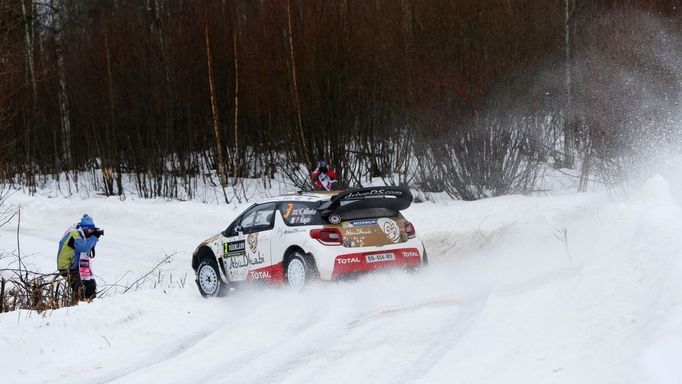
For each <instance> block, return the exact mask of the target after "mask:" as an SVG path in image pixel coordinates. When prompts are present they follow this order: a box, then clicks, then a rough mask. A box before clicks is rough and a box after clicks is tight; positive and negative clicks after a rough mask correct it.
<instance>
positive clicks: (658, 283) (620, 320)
mask: <svg viewBox="0 0 682 384" xmlns="http://www.w3.org/2000/svg"><path fill="white" fill-rule="evenodd" d="M670 185H671V184H670V183H668V182H667V181H666V179H664V178H662V177H658V178H654V179H651V180H649V182H648V183H647V184H646V185H645V186H644V187H643V188H642V190H641V191H640V192H638V193H637V194H636V195H633V196H632V197H631V198H628V199H622V200H619V201H610V200H609V199H608V198H607V196H606V195H602V194H581V195H564V196H554V197H533V198H528V197H521V196H509V197H502V198H495V199H488V200H483V201H477V202H470V203H465V202H450V203H439V204H432V203H423V204H415V205H413V207H412V208H410V209H409V211H408V212H407V213H406V216H407V217H408V218H410V220H411V221H412V222H413V223H414V224H415V226H416V228H417V232H418V234H419V235H420V236H421V237H422V238H423V239H424V240H425V242H426V244H427V249H428V250H429V256H430V259H431V267H430V268H429V270H427V271H424V272H422V273H420V274H418V275H405V274H403V273H398V272H396V273H384V274H378V275H373V276H367V277H365V278H362V279H360V280H358V281H354V282H341V283H334V284H319V285H317V286H314V287H312V288H311V289H309V290H307V291H305V292H303V293H295V292H291V291H288V290H286V289H275V288H268V289H252V290H245V291H241V292H239V293H237V294H235V295H232V296H230V297H228V298H224V299H210V300H205V299H202V298H201V297H200V296H199V294H198V292H197V291H196V288H195V286H194V285H193V281H192V277H191V276H190V277H188V278H187V282H186V284H185V287H184V288H179V287H177V281H178V279H182V278H183V277H184V276H185V275H186V274H189V273H191V269H190V266H189V255H190V254H191V252H192V250H193V248H194V246H196V244H197V243H198V242H199V241H200V240H202V239H203V238H205V237H207V236H208V235H210V234H212V233H215V232H218V231H220V230H222V229H223V228H224V227H225V226H226V225H227V223H228V222H229V221H230V219H231V218H232V217H234V215H236V214H237V213H238V212H239V211H240V209H241V207H226V206H215V205H205V204H199V203H192V202H188V203H187V202H186V203H182V202H149V201H140V200H137V201H130V200H129V201H125V202H120V201H118V200H115V199H104V198H100V199H90V200H79V199H60V198H55V199H46V198H29V197H26V196H23V195H19V194H17V195H15V196H14V197H13V198H12V199H13V200H12V202H13V203H15V204H21V205H22V232H21V240H22V252H23V253H24V254H25V255H29V256H27V257H28V259H27V260H28V261H29V262H30V263H31V265H32V266H33V267H35V268H39V269H42V270H46V271H47V270H51V269H52V268H53V263H54V255H53V253H54V250H53V249H54V248H56V243H55V241H56V239H58V237H59V234H61V232H62V231H63V229H64V227H66V226H67V225H68V224H70V222H71V221H74V220H75V219H77V218H78V217H79V216H80V214H82V213H83V212H88V213H90V214H91V215H92V216H93V217H94V218H95V221H96V223H97V224H98V225H99V226H101V227H104V228H105V229H106V235H105V238H104V241H102V243H101V245H100V246H98V255H97V259H96V264H95V265H94V270H95V273H97V274H98V276H99V282H100V284H105V282H109V283H110V282H113V281H117V280H119V279H121V277H123V280H122V284H124V283H125V282H126V281H132V280H134V278H135V277H136V276H139V275H140V273H141V271H146V270H148V269H149V268H150V267H151V266H153V265H154V264H155V263H156V262H157V261H158V260H159V259H160V258H161V257H162V256H163V255H164V254H173V253H174V257H173V262H172V263H170V264H169V265H167V266H165V267H164V270H165V273H164V277H163V279H161V280H159V281H158V282H157V285H158V286H159V287H157V288H151V287H150V288H145V289H140V290H137V291H134V292H129V293H126V294H115V295H109V296H107V297H104V298H102V299H98V300H96V301H95V302H93V303H91V304H86V305H80V306H78V307H75V308H68V309H62V310H58V311H53V312H51V313H48V314H41V315H39V314H35V313H29V312H21V313H18V312H14V313H7V314H2V315H0V356H2V358H1V359H0V372H3V379H2V382H3V383H47V382H49V383H149V382H164V383H169V384H170V383H188V382H190V383H192V382H215V383H311V382H315V383H349V382H354V383H500V382H504V383H505V384H506V383H528V382H536V383H578V382H579V383H600V384H603V383H614V384H615V383H619V384H621V383H673V382H675V381H674V380H677V378H679V377H682V371H681V370H680V368H679V366H678V364H677V363H676V361H675V358H674V356H680V355H681V354H682V305H681V304H682V289H681V288H682V278H681V277H682V260H681V256H682V236H680V233H682V210H681V209H680V205H679V202H678V200H677V199H676V197H675V193H676V191H677V190H676V189H674V188H671V187H670ZM15 242H16V239H15V233H14V228H10V227H5V228H3V229H2V230H0V249H5V250H13V249H14V248H15ZM171 275H172V276H173V279H174V280H173V281H174V282H175V284H171V283H170V280H169V278H170V276H171Z"/></svg>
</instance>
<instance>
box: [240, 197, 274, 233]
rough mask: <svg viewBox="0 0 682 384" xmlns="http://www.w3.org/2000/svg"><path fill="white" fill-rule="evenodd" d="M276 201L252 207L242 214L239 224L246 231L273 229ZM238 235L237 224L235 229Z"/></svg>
mask: <svg viewBox="0 0 682 384" xmlns="http://www.w3.org/2000/svg"><path fill="white" fill-rule="evenodd" d="M276 205H277V204H276V203H265V204H259V205H256V206H255V207H253V208H251V209H250V210H248V211H247V212H245V213H244V215H243V216H242V219H241V222H240V223H239V226H241V227H242V231H243V232H244V233H254V232H260V231H266V230H268V229H272V226H273V224H274V222H275V221H274V217H275V215H274V213H275V206H276ZM233 232H234V233H235V235H236V226H235V228H234V229H233Z"/></svg>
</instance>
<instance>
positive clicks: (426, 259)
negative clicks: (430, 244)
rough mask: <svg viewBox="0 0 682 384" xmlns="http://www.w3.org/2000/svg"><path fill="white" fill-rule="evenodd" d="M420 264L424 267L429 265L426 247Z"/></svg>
mask: <svg viewBox="0 0 682 384" xmlns="http://www.w3.org/2000/svg"><path fill="white" fill-rule="evenodd" d="M422 266H424V267H428V266H429V257H428V256H426V248H424V256H423V257H422Z"/></svg>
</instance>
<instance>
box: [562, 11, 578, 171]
mask: <svg viewBox="0 0 682 384" xmlns="http://www.w3.org/2000/svg"><path fill="white" fill-rule="evenodd" d="M571 2H572V0H564V53H565V58H564V60H565V62H564V70H565V92H566V101H565V106H564V132H563V133H564V164H563V166H564V167H566V168H573V162H574V159H573V144H574V143H573V141H574V139H573V135H574V127H575V121H574V119H575V117H574V114H573V100H572V92H571V85H572V84H571V25H570V21H571V13H572V11H573V10H572V9H571V8H572V4H571Z"/></svg>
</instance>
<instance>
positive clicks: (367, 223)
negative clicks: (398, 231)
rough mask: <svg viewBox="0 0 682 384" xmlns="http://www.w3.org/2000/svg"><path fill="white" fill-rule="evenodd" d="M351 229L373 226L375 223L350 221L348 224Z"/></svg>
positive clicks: (371, 221) (370, 220)
mask: <svg viewBox="0 0 682 384" xmlns="http://www.w3.org/2000/svg"><path fill="white" fill-rule="evenodd" d="M349 223H350V225H351V226H352V227H365V226H368V225H374V224H376V223H377V221H376V220H374V219H368V220H352V221H350V222H349Z"/></svg>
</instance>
